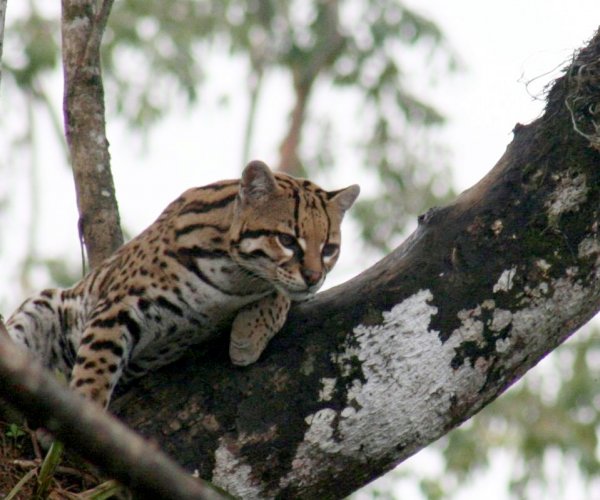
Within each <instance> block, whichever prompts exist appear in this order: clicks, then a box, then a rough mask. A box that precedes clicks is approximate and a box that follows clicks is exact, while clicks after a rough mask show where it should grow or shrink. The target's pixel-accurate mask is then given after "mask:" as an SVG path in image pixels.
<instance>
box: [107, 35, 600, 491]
mask: <svg viewBox="0 0 600 500" xmlns="http://www.w3.org/2000/svg"><path fill="white" fill-rule="evenodd" d="M599 68H600V32H599V33H598V34H597V35H596V36H595V38H594V39H593V40H592V41H591V42H590V45H589V46H588V47H587V48H586V49H584V50H582V51H581V52H580V53H579V54H578V55H577V56H576V58H575V60H574V61H573V63H572V64H571V66H570V67H569V68H567V71H566V74H565V76H563V77H561V78H560V79H558V80H557V81H556V82H555V83H554V85H553V86H552V88H551V89H550V91H549V94H548V103H547V107H546V110H545V113H544V115H543V116H542V117H541V118H539V119H538V120H536V121H535V122H533V123H531V124H530V125H527V126H523V125H517V126H516V127H515V129H514V139H513V141H512V142H511V144H510V145H509V146H508V148H507V150H506V152H505V154H504V155H503V156H502V158H501V159H500V160H499V161H498V163H497V164H496V166H495V167H494V168H493V170H491V171H490V173H489V174H488V175H487V176H486V177H485V178H484V179H482V180H481V181H480V182H479V183H478V184H477V185H475V186H474V187H472V188H471V189H469V190H467V191H465V192H464V193H462V195H461V196H459V198H458V199H457V200H456V201H455V202H454V203H452V204H451V205H449V206H446V207H444V208H438V209H433V210H431V211H430V212H428V213H427V214H425V215H424V216H422V217H421V218H420V220H419V227H418V229H417V230H416V231H415V232H414V233H413V234H412V235H411V236H410V237H409V238H408V240H407V241H406V242H405V243H404V244H403V245H402V246H400V247H399V248H398V249H397V250H395V251H394V252H393V253H392V254H390V255H389V256H387V257H386V258H384V259H383V260H382V261H380V262H379V263H378V264H376V265H375V266H374V267H372V268H371V269H368V270H367V271H365V272H364V273H362V274H361V275H359V276H357V277H356V278H355V279H353V280H351V281H350V282H348V283H346V284H344V285H342V286H339V287H337V288H334V289H332V290H329V291H327V292H324V293H322V294H319V295H318V297H317V298H316V299H315V300H313V301H311V302H309V303H305V304H302V305H299V306H297V307H295V308H294V309H293V310H292V313H291V317H290V319H289V321H288V323H287V325H286V327H285V328H284V331H282V332H281V333H280V334H279V335H278V336H276V338H275V339H274V340H273V341H272V343H271V345H270V347H269V348H268V349H267V351H266V352H265V354H264V355H263V357H262V359H261V360H259V362H258V363H257V364H255V365H253V366H251V367H248V368H245V369H239V368H234V367H233V366H231V365H230V363H229V362H228V361H227V355H226V348H225V346H226V339H225V338H224V341H223V345H222V346H220V348H216V349H215V350H214V351H212V352H211V353H209V356H202V355H200V354H195V353H190V355H189V356H188V357H187V358H186V359H184V360H182V361H180V362H178V363H176V364H175V365H173V366H171V367H167V368H166V369H164V370H162V371H160V372H158V373H156V374H153V376H152V377H146V378H145V379H144V380H142V381H141V382H139V383H138V384H137V385H135V386H134V387H132V388H131V389H130V390H129V391H128V392H127V393H126V394H125V395H123V396H122V397H121V398H120V399H119V400H117V401H116V402H115V404H114V405H113V408H114V409H115V411H117V413H118V414H119V415H121V416H122V417H123V418H124V419H125V421H127V422H128V423H129V424H130V425H132V426H133V427H134V428H136V429H138V430H140V431H141V432H142V433H144V434H146V435H149V436H153V437H154V438H156V439H158V440H159V441H160V443H161V445H162V446H164V448H165V449H166V450H167V451H168V452H169V453H170V454H171V455H172V456H174V457H176V458H177V459H178V460H179V461H180V463H182V464H183V465H184V466H186V467H188V468H189V469H190V470H193V469H198V470H199V471H200V475H201V477H204V478H206V479H209V480H211V481H213V482H215V483H216V484H218V485H220V486H223V487H224V488H225V489H227V490H228V491H230V492H231V493H233V494H235V495H237V496H240V497H242V498H245V499H249V498H264V497H279V498H339V497H343V496H345V495H347V494H348V493H350V492H351V491H353V490H355V489H357V488H358V487H360V486H362V485H364V484H365V483H366V482H368V481H370V480H372V479H373V478H375V477H377V476H379V475H381V474H383V473H384V472H386V471H388V470H390V469H391V468H392V467H394V466H395V465H396V464H398V463H399V462H401V461H402V460H404V459H405V458H407V457H408V456H410V455H412V454H413V453H415V452H416V451H418V450H419V449H421V448H423V447H424V446H426V445H427V444H429V443H431V442H433V441H434V440H436V439H437V438H438V437H440V436H441V435H443V434H445V433H446V432H448V431H449V430H450V429H452V428H454V427H456V426H457V425H458V424H460V423H461V422H463V421H464V420H466V419H468V418H469V417H470V416H472V415H473V414H474V413H476V412H477V411H479V410H480V409H481V408H482V407H483V406H485V405H486V404H487V403H489V402H490V401H491V400H493V399H494V398H495V397H497V396H498V395H499V394H501V393H502V392H503V391H504V390H505V389H506V388H507V387H508V386H509V385H510V384H511V383H513V382H514V381H515V380H516V379H518V378H519V377H521V376H522V375H523V374H524V373H525V372H526V371H527V370H529V369H530V368H531V367H533V366H534V365H535V364H536V363H537V362H538V361H539V360H540V359H541V358H542V357H544V356H545V355H546V354H547V353H548V352H550V351H551V350H552V349H554V348H555V347H557V346H558V345H559V344H560V343H561V342H563V341H564V340H565V339H566V338H567V337H568V336H569V335H570V334H571V333H572V332H573V331H574V330H575V329H577V328H578V327H579V326H581V325H583V324H584V323H586V322H587V321H588V320H589V319H590V318H591V317H592V316H593V315H594V313H595V312H596V311H598V309H599V308H600V237H599V233H598V231H599V225H600V221H599V219H600V153H599V151H598V149H597V146H598V144H599V134H598V129H597V126H596V125H595V124H596V123H599V122H600V120H599V118H600V117H599V116H597V115H598V114H599V113H600V71H599ZM594 145H595V147H594ZM345 251H349V250H348V248H346V249H345ZM224 337H226V333H224ZM200 350H201V348H199V349H198V351H200Z"/></svg>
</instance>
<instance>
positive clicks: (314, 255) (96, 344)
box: [7, 161, 359, 406]
mask: <svg viewBox="0 0 600 500" xmlns="http://www.w3.org/2000/svg"><path fill="white" fill-rule="evenodd" d="M358 193H359V188H358V186H356V185H354V186H350V187H348V188H346V189H342V190H339V191H333V192H328V191H324V190H323V189H321V188H319V187H318V186H317V185H315V184H314V183H312V182H310V181H308V180H302V179H296V178H293V177H290V176H287V175H283V174H278V173H276V174H272V173H271V171H270V170H269V169H268V168H267V166H266V165H265V164H264V163H262V162H258V161H255V162H251V163H250V164H249V165H248V166H247V167H246V168H245V169H244V172H243V174H242V178H241V179H240V180H229V181H221V182H217V183H214V184H210V185H208V186H204V187H199V188H192V189H190V190H188V191H186V192H185V193H183V194H182V195H181V196H180V197H179V198H177V199H176V200H175V201H174V202H172V203H171V204H170V205H169V206H168V207H167V208H166V209H165V211H164V212H163V213H162V214H161V215H160V217H159V218H158V219H157V220H156V221H155V222H154V223H153V224H152V225H151V226H149V227H148V228H147V229H146V230H145V231H144V232H142V233H141V234H140V235H139V236H137V237H136V238H134V239H133V240H131V241H130V242H129V243H127V244H126V245H124V246H123V247H121V248H120V249H119V250H118V251H117V252H115V254H114V255H112V256H111V257H109V258H108V259H107V260H106V261H104V263H103V264H101V265H100V266H99V267H97V268H96V269H95V270H93V271H92V272H91V273H89V274H88V275H87V276H86V277H85V278H83V279H82V280H81V281H80V282H78V283H77V284H75V286H73V288H70V289H66V290H61V289H48V290H44V291H42V292H40V293H39V294H37V295H36V296H34V297H31V298H29V299H28V300H26V301H25V302H24V303H23V304H22V305H21V307H20V308H19V309H18V310H17V311H16V312H15V313H14V314H13V316H12V317H11V318H10V319H9V320H8V322H7V329H8V332H9V334H10V336H11V338H12V339H13V340H14V341H15V342H17V343H18V344H19V345H22V346H24V347H25V348H27V349H29V350H30V351H32V352H33V353H35V354H36V355H37V356H38V357H40V358H41V359H42V360H43V362H44V364H45V365H46V366H47V367H48V368H51V369H58V370H60V371H62V372H64V373H65V374H66V375H67V376H70V384H71V387H73V388H74V390H75V391H77V392H79V393H80V394H82V395H84V396H85V397H87V398H89V399H91V400H93V401H96V402H98V403H99V404H101V405H103V406H106V405H108V402H109V400H110V396H111V394H112V391H113V389H114V387H115V386H116V384H117V382H119V381H120V380H121V381H122V380H127V379H130V378H133V377H137V376H140V375H142V374H144V373H146V372H148V371H149V370H152V369H154V368H156V367H158V366H162V365H165V364H167V363H170V362H172V361H174V360H175V359H177V357H179V356H180V354H181V353H182V351H184V350H185V349H187V348H188V347H189V346H191V345H194V344H198V343H201V342H204V341H206V340H208V339H210V338H211V337H212V336H213V335H214V334H215V332H217V331H219V330H220V329H221V328H222V327H223V326H224V325H231V340H230V357H231V360H232V362H233V363H234V364H236V365H248V364H250V363H253V362H254V361H256V360H257V359H258V357H259V356H260V355H261V353H262V352H263V350H264V349H265V347H266V345H267V343H268V342H269V340H270V339H271V338H272V337H273V335H274V334H275V333H277V331H279V330H280V329H281V327H282V325H283V324H284V322H285V320H286V317H287V312H288V310H289V307H290V302H291V301H295V300H304V299H306V298H308V297H310V296H311V295H312V294H314V293H315V292H316V291H317V290H318V289H319V288H320V287H321V285H322V284H323V281H324V279H325V276H326V274H327V273H328V272H329V271H330V270H331V268H332V267H333V266H334V265H335V262H336V260H337V258H338V254H339V248H340V224H341V221H342V217H343V215H344V212H345V211H346V210H347V209H348V208H350V206H351V205H352V204H353V203H354V200H355V199H356V197H357V196H358Z"/></svg>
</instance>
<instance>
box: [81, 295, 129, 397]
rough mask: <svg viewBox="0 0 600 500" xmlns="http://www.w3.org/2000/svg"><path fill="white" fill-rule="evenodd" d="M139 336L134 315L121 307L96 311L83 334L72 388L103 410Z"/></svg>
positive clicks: (103, 308)
mask: <svg viewBox="0 0 600 500" xmlns="http://www.w3.org/2000/svg"><path fill="white" fill-rule="evenodd" d="M140 333H141V327H140V325H139V323H138V321H137V319H136V315H135V314H133V313H132V311H130V310H128V309H127V307H126V306H125V305H124V304H121V305H119V306H117V307H109V308H106V307H98V308H97V309H96V312H95V313H93V314H92V316H91V318H90V321H89V322H88V324H87V325H86V327H85V329H84V331H83V335H82V337H81V342H80V345H79V349H78V350H77V358H76V360H75V365H74V366H73V372H72V374H71V383H70V386H71V388H72V389H73V390H75V391H76V392H77V393H79V394H81V395H82V396H84V397H86V398H88V399H90V400H92V401H94V402H96V403H98V404H99V405H101V406H102V407H105V408H106V407H107V406H108V403H109V401H110V396H111V394H112V391H113V389H114V388H115V386H116V385H117V382H118V381H119V378H120V377H121V374H122V373H123V370H124V369H125V366H126V364H127V362H128V360H129V355H130V353H131V351H132V350H133V348H134V347H135V344H136V343H137V341H138V340H139V337H140Z"/></svg>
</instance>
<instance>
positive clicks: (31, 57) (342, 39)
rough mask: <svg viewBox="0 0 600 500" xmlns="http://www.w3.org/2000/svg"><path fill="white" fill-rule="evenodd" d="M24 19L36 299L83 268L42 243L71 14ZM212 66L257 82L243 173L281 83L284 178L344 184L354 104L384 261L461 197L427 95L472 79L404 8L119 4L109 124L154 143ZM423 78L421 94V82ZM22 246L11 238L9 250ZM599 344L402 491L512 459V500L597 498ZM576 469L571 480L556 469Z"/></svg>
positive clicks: (19, 85) (16, 147) (527, 382)
mask: <svg viewBox="0 0 600 500" xmlns="http://www.w3.org/2000/svg"><path fill="white" fill-rule="evenodd" d="M13 7H15V6H13V5H10V6H9V9H11V8H13ZM19 9H20V10H19V12H18V15H17V16H16V17H13V18H12V21H11V20H10V17H9V24H7V29H6V40H5V55H4V68H5V71H4V79H3V96H2V99H3V101H6V100H9V99H10V100H16V101H18V102H19V104H20V106H21V109H23V110H25V111H24V113H23V114H22V115H21V118H22V120H20V121H19V122H18V123H16V122H13V121H11V122H10V123H9V122H8V120H9V119H8V118H6V117H4V118H3V119H2V127H3V130H4V131H6V134H5V136H4V138H3V139H2V141H3V145H4V146H5V152H4V153H3V154H4V156H3V159H4V162H3V163H5V165H3V166H2V167H0V168H2V174H3V176H4V178H5V179H6V182H5V183H4V185H3V186H1V187H0V202H6V201H7V200H10V197H11V189H9V187H10V181H11V175H12V174H11V171H10V168H9V167H8V165H9V164H13V163H22V164H25V165H28V166H29V175H28V178H29V196H28V199H29V200H30V201H31V204H32V206H31V208H30V210H29V212H28V213H29V221H28V222H27V223H26V224H25V225H24V227H25V228H26V229H25V230H24V231H23V233H26V237H27V244H26V251H25V252H24V255H23V256H22V259H21V263H20V269H21V271H20V277H21V280H20V282H21V283H20V290H19V289H18V288H19V287H17V286H15V287H14V288H12V287H11V292H12V293H13V294H18V295H20V296H24V295H25V294H26V293H28V292H29V291H30V289H31V287H32V285H31V274H32V273H33V272H35V270H36V269H39V267H40V266H42V267H43V268H44V269H45V270H46V271H47V273H48V275H49V277H50V278H49V279H50V280H51V281H53V282H54V283H55V284H59V285H66V284H70V283H72V282H74V281H75V280H76V279H77V277H78V274H79V273H78V272H77V271H76V269H77V266H75V265H73V263H69V262H64V261H61V260H59V259H58V260H57V259H48V258H47V257H45V256H44V253H43V251H42V249H41V248H40V243H39V242H38V241H37V238H38V237H37V234H38V229H39V228H38V224H39V223H38V220H39V219H38V216H39V210H40V208H39V206H37V204H36V200H38V199H39V194H40V189H42V187H41V186H40V185H39V175H38V174H39V169H40V168H43V165H42V159H41V158H40V157H39V156H38V155H39V151H40V149H41V148H40V141H41V137H40V125H39V121H40V116H41V115H45V116H46V117H47V118H49V120H47V121H46V122H45V123H50V124H51V126H50V128H51V131H48V130H45V132H44V135H49V134H52V135H53V140H54V141H55V142H56V144H58V145H59V147H60V148H62V151H63V154H64V155H65V157H64V159H65V161H64V164H65V165H68V162H67V158H66V154H67V153H66V149H65V148H64V138H63V131H62V120H61V111H60V105H59V101H57V100H56V99H54V98H53V95H52V88H53V87H56V85H57V84H58V85H59V83H58V82H59V81H60V67H59V64H60V53H59V46H60V39H59V37H60V29H59V21H58V7H57V5H54V4H51V3H50V2H44V1H42V0H29V1H28V2H23V3H22V5H20V6H19ZM213 54H217V55H218V56H221V57H232V58H237V59H236V60H239V61H240V64H243V65H244V67H245V68H246V73H247V75H246V79H245V80H243V81H240V82H239V88H240V91H241V92H245V93H247V98H248V102H249V106H248V111H247V117H246V125H245V128H244V133H243V134H242V136H240V137H239V146H240V151H241V156H242V158H241V161H240V168H241V166H242V165H243V164H244V162H245V161H247V160H248V159H249V155H250V151H251V150H252V144H253V140H254V139H255V137H256V136H257V134H261V133H264V132H263V131H262V130H261V129H259V127H258V126H257V123H258V118H259V117H260V114H261V111H264V107H265V106H268V105H269V102H268V100H266V102H265V99H261V96H262V92H263V91H264V89H265V87H266V85H267V83H268V82H269V81H270V79H273V78H281V76H283V77H284V78H283V80H281V81H284V82H286V83H287V85H289V90H290V91H291V94H292V106H291V108H290V109H284V110H281V112H282V113H285V114H287V117H288V118H287V128H285V129H284V130H281V131H280V133H281V136H280V137H279V138H278V140H279V144H280V146H279V153H280V158H279V169H280V170H283V171H286V172H288V173H291V174H293V175H302V176H308V177H311V178H319V177H322V176H325V177H327V176H329V177H332V176H333V175H335V172H338V173H339V172H342V173H344V169H347V168H348V166H347V165H345V164H344V163H343V162H342V161H341V160H340V157H341V156H342V155H340V152H339V151H337V150H335V149H334V146H333V144H334V142H335V141H333V140H332V137H333V136H334V135H335V133H336V130H335V127H336V123H335V120H334V119H333V118H334V117H333V116H332V115H331V114H330V112H329V111H328V110H326V109H323V106H322V102H323V101H322V100H319V99H317V97H316V96H317V95H318V93H319V92H320V91H326V92H329V94H332V93H335V94H336V95H348V96H349V97H350V99H352V100H353V103H354V105H355V106H356V109H357V111H358V113H357V116H356V120H357V129H358V128H359V127H358V125H360V131H361V134H362V135H360V137H359V138H358V139H357V140H355V142H354V143H353V144H352V145H351V149H352V151H351V153H350V154H351V155H352V156H353V157H354V158H358V160H357V161H356V164H357V165H360V166H361V167H360V172H356V173H353V175H357V176H358V175H359V176H361V178H364V179H365V182H362V184H363V186H364V187H365V189H364V190H363V195H362V196H361V200H360V202H359V203H358V205H357V206H356V208H355V209H353V211H352V214H353V217H354V218H355V220H356V222H357V223H358V224H359V227H360V231H361V233H362V236H363V239H364V244H365V245H366V246H368V247H370V248H371V249H376V251H378V252H380V253H383V252H385V251H387V250H389V249H390V248H393V247H394V246H395V245H396V244H397V243H398V241H399V240H400V239H401V237H402V235H403V234H405V233H406V230H407V225H408V223H409V221H411V220H414V218H415V215H417V214H419V213H421V212H423V211H424V210H426V209H427V208H429V207H431V206H434V205H439V204H442V203H444V202H445V201H446V200H447V199H449V198H450V197H451V196H452V195H453V194H454V193H453V190H452V187H451V185H452V184H451V175H450V174H451V171H450V168H449V166H448V160H447V154H446V153H447V151H446V148H445V147H444V146H443V144H441V143H440V141H439V140H438V139H437V135H436V131H437V130H438V129H439V128H440V127H441V126H443V124H444V117H443V116H442V113H440V112H439V111H438V110H437V109H436V108H435V106H433V105H431V104H430V103H428V102H426V101H425V100H424V99H423V98H421V97H420V93H419V91H418V90H419V88H418V85H423V83H422V82H427V81H429V82H430V83H433V82H434V81H435V79H436V78H444V77H447V76H448V75H449V74H450V73H452V72H453V71H455V70H456V69H457V68H458V67H459V65H458V63H457V61H458V57H457V55H456V54H455V53H454V51H453V49H452V48H451V46H450V44H449V43H448V41H447V40H446V38H445V37H444V35H443V33H442V32H441V31H440V29H439V28H438V27H437V26H436V24H435V23H434V22H432V21H431V20H430V19H427V18H425V17H423V16H422V15H420V14H419V13H418V12H416V11H415V10H413V9H411V8H410V7H408V6H407V5H406V4H404V3H403V2H400V1H396V0H376V1H367V0H312V1H300V0H296V1H291V2H277V1H275V0H264V1H260V0H250V1H244V2H242V1H240V0H201V1H199V0H177V1H173V2H149V1H147V0H121V1H119V2H116V3H115V5H114V8H113V12H112V15H111V17H110V21H109V25H108V29H107V31H106V34H105V43H104V52H103V68H104V79H105V88H106V95H107V96H111V97H112V98H111V99H107V102H106V105H107V110H108V120H109V122H110V120H111V117H112V118H113V119H117V118H118V119H121V120H124V121H125V122H126V123H127V126H128V128H129V131H130V132H131V134H133V135H139V136H143V135H144V134H147V133H148V131H149V130H150V129H151V128H152V127H153V126H155V125H156V124H158V123H159V122H160V121H161V120H162V119H164V117H165V116H167V115H168V114H169V112H170V111H171V110H172V109H173V108H174V107H176V105H178V104H182V105H183V106H184V107H190V108H193V107H194V106H201V104H200V103H199V102H198V100H199V95H200V94H201V93H202V88H203V85H204V84H206V82H207V81H209V80H210V79H211V78H213V77H214V72H215V69H214V68H213V67H211V66H210V64H208V63H206V61H212V59H210V56H211V55H213ZM415 73H418V74H419V79H418V80H416V81H417V82H419V83H418V85H416V84H415V83H414V82H415V79H414V78H411V75H413V74H415ZM278 81H279V80H278ZM263 97H264V96H263ZM225 98H226V96H225ZM268 132H269V133H272V130H269V131H268ZM44 140H47V137H44ZM345 173H346V174H347V172H345ZM117 193H118V191H117ZM0 209H3V205H0ZM8 238H9V236H8V235H6V234H4V235H3V236H2V241H3V242H4V244H6V242H7V241H8ZM597 337H598V336H597V335H593V334H589V333H588V334H587V335H578V336H577V338H576V339H575V340H574V341H572V342H571V343H569V344H567V345H566V346H563V347H562V348H561V349H560V350H559V351H558V353H557V354H556V355H552V357H551V359H550V360H549V361H548V362H547V363H546V366H545V367H544V369H543V370H537V371H535V372H533V373H531V374H530V375H528V376H527V377H525V379H524V381H523V382H521V383H519V384H518V386H517V387H515V388H513V389H511V390H510V391H509V393H508V394H507V395H505V397H503V398H500V399H499V400H498V401H496V402H495V403H493V404H492V405H490V406H489V407H488V408H487V409H486V410H485V411H483V412H481V413H480V414H478V415H477V416H476V417H475V418H473V419H471V420H470V421H469V422H467V423H466V424H465V425H463V426H462V427H461V428H460V429H458V430H456V431H454V432H452V433H451V434H449V435H448V436H447V437H445V438H443V439H442V440H441V441H440V442H439V443H438V444H437V445H436V446H435V450H431V449H428V450H425V452H426V453H428V454H434V455H436V456H437V463H438V464H439V466H438V467H437V469H436V468H435V467H434V468H433V470H431V471H425V472H423V471H420V470H417V469H415V468H413V467H411V465H410V461H409V463H407V464H406V465H405V466H403V467H401V468H400V471H399V472H396V473H395V474H396V475H395V476H394V473H392V474H391V476H390V477H392V478H396V479H393V481H396V483H398V484H404V483H405V482H406V481H409V482H411V483H412V484H413V486H414V487H416V488H417V489H418V490H419V491H420V494H421V495H422V496H423V497H426V498H432V499H433V498H447V497H448V496H452V495H457V494H459V493H460V492H461V489H462V487H463V485H465V484H468V483H469V481H471V480H472V478H474V477H476V476H477V475H478V474H485V473H488V474H489V472H490V471H491V470H494V467H495V465H494V464H495V463H496V461H497V460H500V461H502V460H504V461H508V463H509V466H510V469H511V471H510V474H509V475H508V479H507V480H508V481H509V484H507V485H506V488H507V491H509V490H510V492H511V494H514V495H515V496H517V497H520V498H531V495H532V494H536V496H537V493H540V492H541V493H544V494H550V493H553V494H555V493H557V492H558V493H560V492H561V488H563V487H564V485H565V484H566V482H567V481H568V480H571V479H570V478H568V477H567V476H568V475H569V476H570V475H572V474H571V473H574V474H575V475H576V477H577V478H578V479H577V480H578V481H579V483H578V484H579V485H580V486H581V488H583V490H582V491H588V492H589V491H592V490H591V488H593V487H594V485H595V486H596V487H598V479H597V478H598V457H597V455H598V453H597V437H596V436H597V429H598V424H599V418H600V417H599V408H600V394H598V391H597V389H596V387H597V384H596V383H595V382H596V381H597V378H598V376H599V372H600V366H599V362H598V359H599V356H600V349H599V345H598V339H597ZM547 380H550V383H549V382H547ZM498 456H500V458H498ZM416 460H417V461H418V458H417V459H416ZM567 463H568V464H569V468H568V469H561V467H560V465H559V466H557V465H556V464H567ZM557 467H558V470H559V472H560V473H559V474H557V473H556V472H555V471H556V469H557ZM402 471H404V472H402ZM567 471H568V474H567ZM381 484H383V486H381ZM390 484H391V483H389V482H388V483H379V486H378V485H375V486H372V487H370V488H366V489H365V490H364V492H362V493H361V494H360V497H361V498H363V497H364V496H372V497H389V498H395V494H394V489H395V488H396V486H390Z"/></svg>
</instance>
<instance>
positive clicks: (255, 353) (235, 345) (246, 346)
mask: <svg viewBox="0 0 600 500" xmlns="http://www.w3.org/2000/svg"><path fill="white" fill-rule="evenodd" d="M261 353H262V350H259V349H257V348H256V346H255V345H253V344H252V342H250V341H245V342H244V341H241V342H235V341H233V340H232V341H231V343H230V344H229V357H230V359H231V362H232V363H233V364H234V365H236V366H248V365H251V364H252V363H254V362H255V361H256V360H257V359H258V358H259V357H260V355H261Z"/></svg>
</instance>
